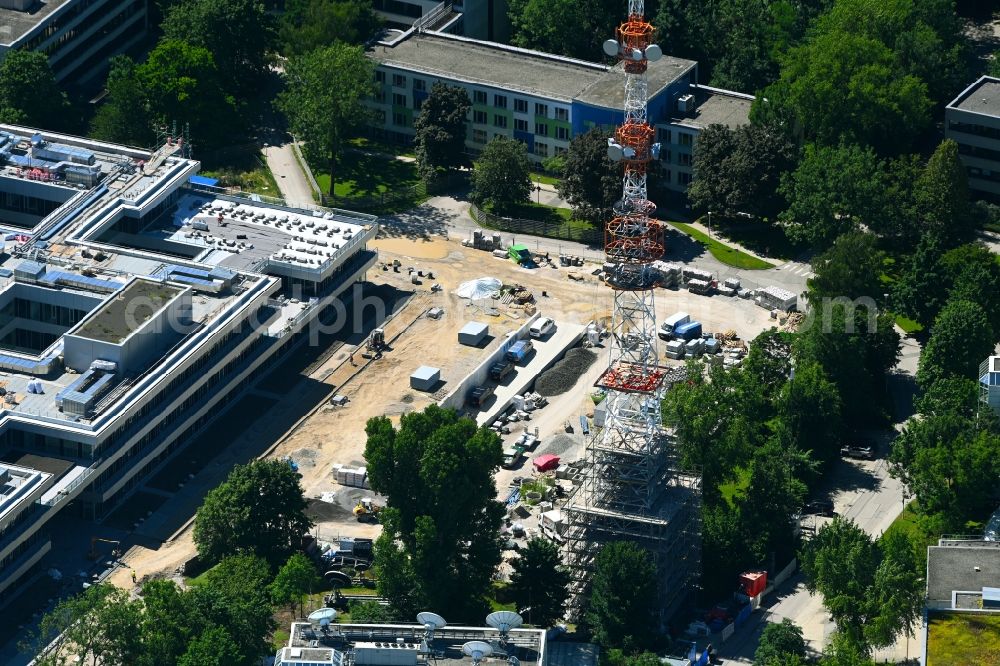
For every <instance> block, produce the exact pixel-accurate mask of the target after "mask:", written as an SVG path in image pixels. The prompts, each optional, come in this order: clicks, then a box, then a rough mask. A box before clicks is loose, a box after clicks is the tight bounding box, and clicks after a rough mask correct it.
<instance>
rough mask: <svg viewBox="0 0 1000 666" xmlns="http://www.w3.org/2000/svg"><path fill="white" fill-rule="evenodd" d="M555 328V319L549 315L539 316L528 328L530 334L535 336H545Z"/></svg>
mask: <svg viewBox="0 0 1000 666" xmlns="http://www.w3.org/2000/svg"><path fill="white" fill-rule="evenodd" d="M554 330H556V323H555V322H554V321H552V320H551V319H549V318H548V317H539V318H538V319H536V320H535V323H533V324H532V325H531V328H529V329H528V334H529V335H530V336H531V337H533V338H544V337H546V336H547V335H548V334H549V333H551V332H552V331H554Z"/></svg>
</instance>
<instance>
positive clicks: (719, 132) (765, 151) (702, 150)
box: [688, 124, 795, 219]
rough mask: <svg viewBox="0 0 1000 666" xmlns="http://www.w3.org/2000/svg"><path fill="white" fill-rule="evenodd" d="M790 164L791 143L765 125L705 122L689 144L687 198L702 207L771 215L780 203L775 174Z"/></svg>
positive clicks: (778, 175)
mask: <svg viewBox="0 0 1000 666" xmlns="http://www.w3.org/2000/svg"><path fill="white" fill-rule="evenodd" d="M794 164H795V148H794V146H792V144H791V142H790V141H789V140H788V138H787V137H785V136H784V135H783V134H780V133H778V132H775V131H773V130H772V129H770V128H768V127H764V126H760V125H752V124H751V125H740V126H739V127H737V128H736V129H730V128H729V127H726V126H725V125H709V126H708V127H706V128H705V129H704V130H702V131H701V132H700V133H699V134H698V138H697V140H696V141H695V144H694V177H693V180H692V181H691V186H690V187H689V188H688V198H689V199H690V201H691V204H692V206H693V207H694V208H695V209H696V210H699V211H702V212H705V211H712V212H714V213H718V214H720V215H733V214H735V213H749V214H751V215H754V216H756V217H762V218H767V219H773V218H774V217H775V216H776V215H777V214H778V212H780V211H781V209H782V207H783V204H784V201H783V200H782V198H781V197H780V196H779V195H778V185H779V183H780V178H781V174H782V173H785V172H786V171H790V170H791V169H792V168H793V166H794Z"/></svg>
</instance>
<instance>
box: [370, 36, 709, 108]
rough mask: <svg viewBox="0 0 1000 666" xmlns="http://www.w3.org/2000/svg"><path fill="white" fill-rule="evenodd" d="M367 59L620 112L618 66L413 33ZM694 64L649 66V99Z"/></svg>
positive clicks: (677, 61) (667, 61)
mask: <svg viewBox="0 0 1000 666" xmlns="http://www.w3.org/2000/svg"><path fill="white" fill-rule="evenodd" d="M390 44H391V45H390ZM371 56H372V57H373V58H374V59H375V60H376V61H378V62H379V63H381V64H384V65H387V66H397V67H401V68H405V69H409V70H415V71H419V72H423V73H426V74H429V75H431V76H437V77H440V78H443V79H456V80H461V81H465V82H468V83H472V84H477V83H478V84H480V85H484V86H492V87H497V88H503V89H506V90H511V91H520V92H523V93H525V94H529V95H535V96H538V97H546V98H552V99H556V100H564V101H566V102H570V101H571V100H574V99H577V100H579V101H581V102H583V103H585V104H591V105H595V106H609V107H616V108H621V106H622V104H623V101H622V98H623V94H622V87H623V79H622V77H623V76H624V74H623V72H622V69H621V66H620V65H619V66H615V67H609V66H607V65H603V64H600V63H595V62H586V61H584V60H576V59H573V58H566V57H563V56H557V55H553V54H551V53H542V52H540V51H532V50H529V49H520V48H516V47H513V46H507V45H505V44H498V43H495V42H487V41H481V40H474V39H468V38H464V37H456V36H454V35H448V34H444V33H438V32H432V31H431V32H416V31H415V32H413V33H411V34H409V35H408V36H406V37H404V38H403V39H400V40H398V41H394V42H391V43H390V42H381V43H380V44H379V45H378V46H376V47H375V49H374V50H373V51H372V52H371ZM696 65H697V63H695V62H694V61H693V60H683V59H681V58H673V57H670V56H664V57H663V58H662V59H660V60H659V61H657V62H655V63H650V66H649V70H648V79H649V94H650V96H651V97H652V96H655V95H656V94H657V93H658V92H659V91H661V90H662V89H663V88H665V87H666V86H667V85H669V84H670V83H673V82H674V81H676V80H677V79H678V78H680V77H681V76H683V75H684V74H685V73H687V72H689V71H690V70H692V69H694V67H695V66H696Z"/></svg>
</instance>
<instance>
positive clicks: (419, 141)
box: [413, 81, 472, 180]
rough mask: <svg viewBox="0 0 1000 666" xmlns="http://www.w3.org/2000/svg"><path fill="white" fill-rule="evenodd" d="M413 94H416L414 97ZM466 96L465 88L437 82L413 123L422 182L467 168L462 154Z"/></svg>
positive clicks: (466, 104) (467, 161) (463, 148)
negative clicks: (444, 173)
mask: <svg viewBox="0 0 1000 666" xmlns="http://www.w3.org/2000/svg"><path fill="white" fill-rule="evenodd" d="M414 94H416V93H414ZM470 108H472V104H471V102H469V95H468V93H466V92H465V89H464V88H460V87H458V86H450V85H448V84H446V83H442V82H440V81H437V82H435V83H434V85H433V86H431V92H430V94H429V95H428V96H427V99H425V100H424V103H423V106H421V107H420V115H419V116H417V119H416V120H415V121H414V122H413V129H414V130H415V132H416V135H415V137H414V142H415V143H416V150H417V168H418V169H419V170H420V174H421V176H423V177H424V179H425V180H431V179H433V178H435V177H436V176H438V175H439V174H440V173H441V172H449V171H451V170H453V169H458V168H460V167H464V166H468V165H469V158H468V157H467V156H466V154H465V132H466V126H467V125H468V115H469V109H470Z"/></svg>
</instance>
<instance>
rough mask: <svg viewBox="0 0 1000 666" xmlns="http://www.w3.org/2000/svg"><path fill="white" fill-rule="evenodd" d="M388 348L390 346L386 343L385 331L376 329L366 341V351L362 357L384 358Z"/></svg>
mask: <svg viewBox="0 0 1000 666" xmlns="http://www.w3.org/2000/svg"><path fill="white" fill-rule="evenodd" d="M388 348H389V346H388V345H387V344H386V343H385V329H383V328H376V329H375V330H373V331H372V333H371V335H369V336H368V339H367V340H365V351H364V352H362V353H361V357H362V358H368V359H371V358H382V352H383V351H385V350H387V349H388Z"/></svg>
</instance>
